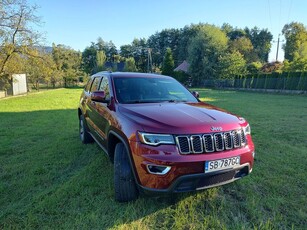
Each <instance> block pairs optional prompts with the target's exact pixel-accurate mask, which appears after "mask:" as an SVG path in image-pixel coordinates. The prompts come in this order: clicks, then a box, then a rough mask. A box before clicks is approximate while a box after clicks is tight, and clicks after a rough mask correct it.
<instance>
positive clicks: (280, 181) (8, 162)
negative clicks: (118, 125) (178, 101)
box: [0, 89, 307, 230]
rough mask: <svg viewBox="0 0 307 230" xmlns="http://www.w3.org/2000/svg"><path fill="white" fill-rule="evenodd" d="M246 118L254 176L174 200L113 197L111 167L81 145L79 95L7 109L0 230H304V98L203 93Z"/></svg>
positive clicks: (60, 94) (1, 140) (5, 105)
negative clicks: (124, 201) (120, 199)
mask: <svg viewBox="0 0 307 230" xmlns="http://www.w3.org/2000/svg"><path fill="white" fill-rule="evenodd" d="M198 91H199V93H200V95H201V98H202V100H205V101H208V102H209V103H211V104H214V105H217V106H220V107H222V108H225V109H227V110H229V111H231V112H233V113H236V114H238V115H241V116H243V117H245V118H246V119H247V120H248V121H249V122H250V124H251V127H252V135H253V140H254V142H255V145H256V159H255V165H254V170H253V172H252V174H251V175H250V176H248V177H245V178H243V179H242V180H239V181H236V182H234V183H231V184H228V185H224V186H222V187H217V188H213V189H208V190H204V191H200V192H196V193H184V194H180V195H178V196H176V198H173V199H169V198H167V197H164V198H163V197H162V198H149V197H141V198H140V199H138V200H137V201H135V202H131V203H127V204H120V203H116V202H115V201H114V197H113V192H114V188H113V165H112V164H111V163H109V161H108V159H107V157H106V155H105V154H104V153H103V151H102V150H101V149H100V148H99V147H98V145H96V144H90V145H82V144H81V142H80V141H79V137H78V119H77V110H76V108H77V106H78V99H79V96H80V93H81V90H80V89H57V90H50V91H45V92H42V93H35V94H30V95H28V96H22V97H15V98H9V99H1V100H0V127H1V128H0V130H1V131H0V229H11V228H13V229H15V228H18V229H19V228H21V229H24V228H51V229H73V228H74V229H75V228H78V229H87V228H89V229H93V228H94V229H142V230H143V229H291V228H293V229H306V226H307V179H306V176H307V131H306V130H307V97H306V96H302V95H295V96H294V95H271V94H260V93H248V92H236V91H216V90H204V89H198Z"/></svg>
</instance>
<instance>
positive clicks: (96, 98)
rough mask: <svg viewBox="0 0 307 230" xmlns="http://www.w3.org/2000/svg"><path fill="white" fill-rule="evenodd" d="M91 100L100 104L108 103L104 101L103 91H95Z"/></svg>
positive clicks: (106, 100)
mask: <svg viewBox="0 0 307 230" xmlns="http://www.w3.org/2000/svg"><path fill="white" fill-rule="evenodd" d="M91 100H92V101H96V102H101V103H109V102H110V100H109V99H106V94H105V92H104V91H95V92H92V94H91Z"/></svg>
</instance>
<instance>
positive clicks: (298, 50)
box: [282, 22, 307, 62]
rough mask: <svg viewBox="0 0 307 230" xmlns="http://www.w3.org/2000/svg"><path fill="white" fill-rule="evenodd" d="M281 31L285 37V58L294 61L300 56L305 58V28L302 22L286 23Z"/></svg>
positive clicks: (306, 37)
mask: <svg viewBox="0 0 307 230" xmlns="http://www.w3.org/2000/svg"><path fill="white" fill-rule="evenodd" d="M282 33H283V35H284V36H285V38H286V44H285V45H284V46H283V49H284V50H285V59H287V60H289V61H290V62H291V61H294V60H296V59H300V58H303V59H304V58H307V29H306V27H305V26H304V24H302V23H298V22H291V23H290V24H286V25H285V26H284V27H283V29H282Z"/></svg>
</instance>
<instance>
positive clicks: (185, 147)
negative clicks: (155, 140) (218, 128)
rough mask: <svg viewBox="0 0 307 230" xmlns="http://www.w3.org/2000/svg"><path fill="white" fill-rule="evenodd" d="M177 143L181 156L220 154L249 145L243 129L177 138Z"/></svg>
mask: <svg viewBox="0 0 307 230" xmlns="http://www.w3.org/2000/svg"><path fill="white" fill-rule="evenodd" d="M176 143H177V146H178V148H179V151H180V153H181V154H200V153H212V152H220V151H224V150H231V149H234V148H240V147H243V146H245V145H246V144H247V140H246V136H245V133H244V132H243V130H242V129H238V130H233V131H229V132H223V133H210V134H201V135H199V134H198V135H180V136H176Z"/></svg>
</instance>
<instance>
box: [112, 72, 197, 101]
mask: <svg viewBox="0 0 307 230" xmlns="http://www.w3.org/2000/svg"><path fill="white" fill-rule="evenodd" d="M114 84H115V92H116V97H117V100H118V101H119V102H120V103H155V102H164V101H169V102H197V99H196V98H195V97H194V96H193V95H192V94H191V93H190V92H189V91H188V90H187V89H186V88H185V87H183V86H182V85H181V84H180V83H179V82H177V81H176V80H174V79H172V78H145V77H144V78H139V77H138V78H136V77H135V78H134V77H129V78H128V77H123V78H115V79H114Z"/></svg>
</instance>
